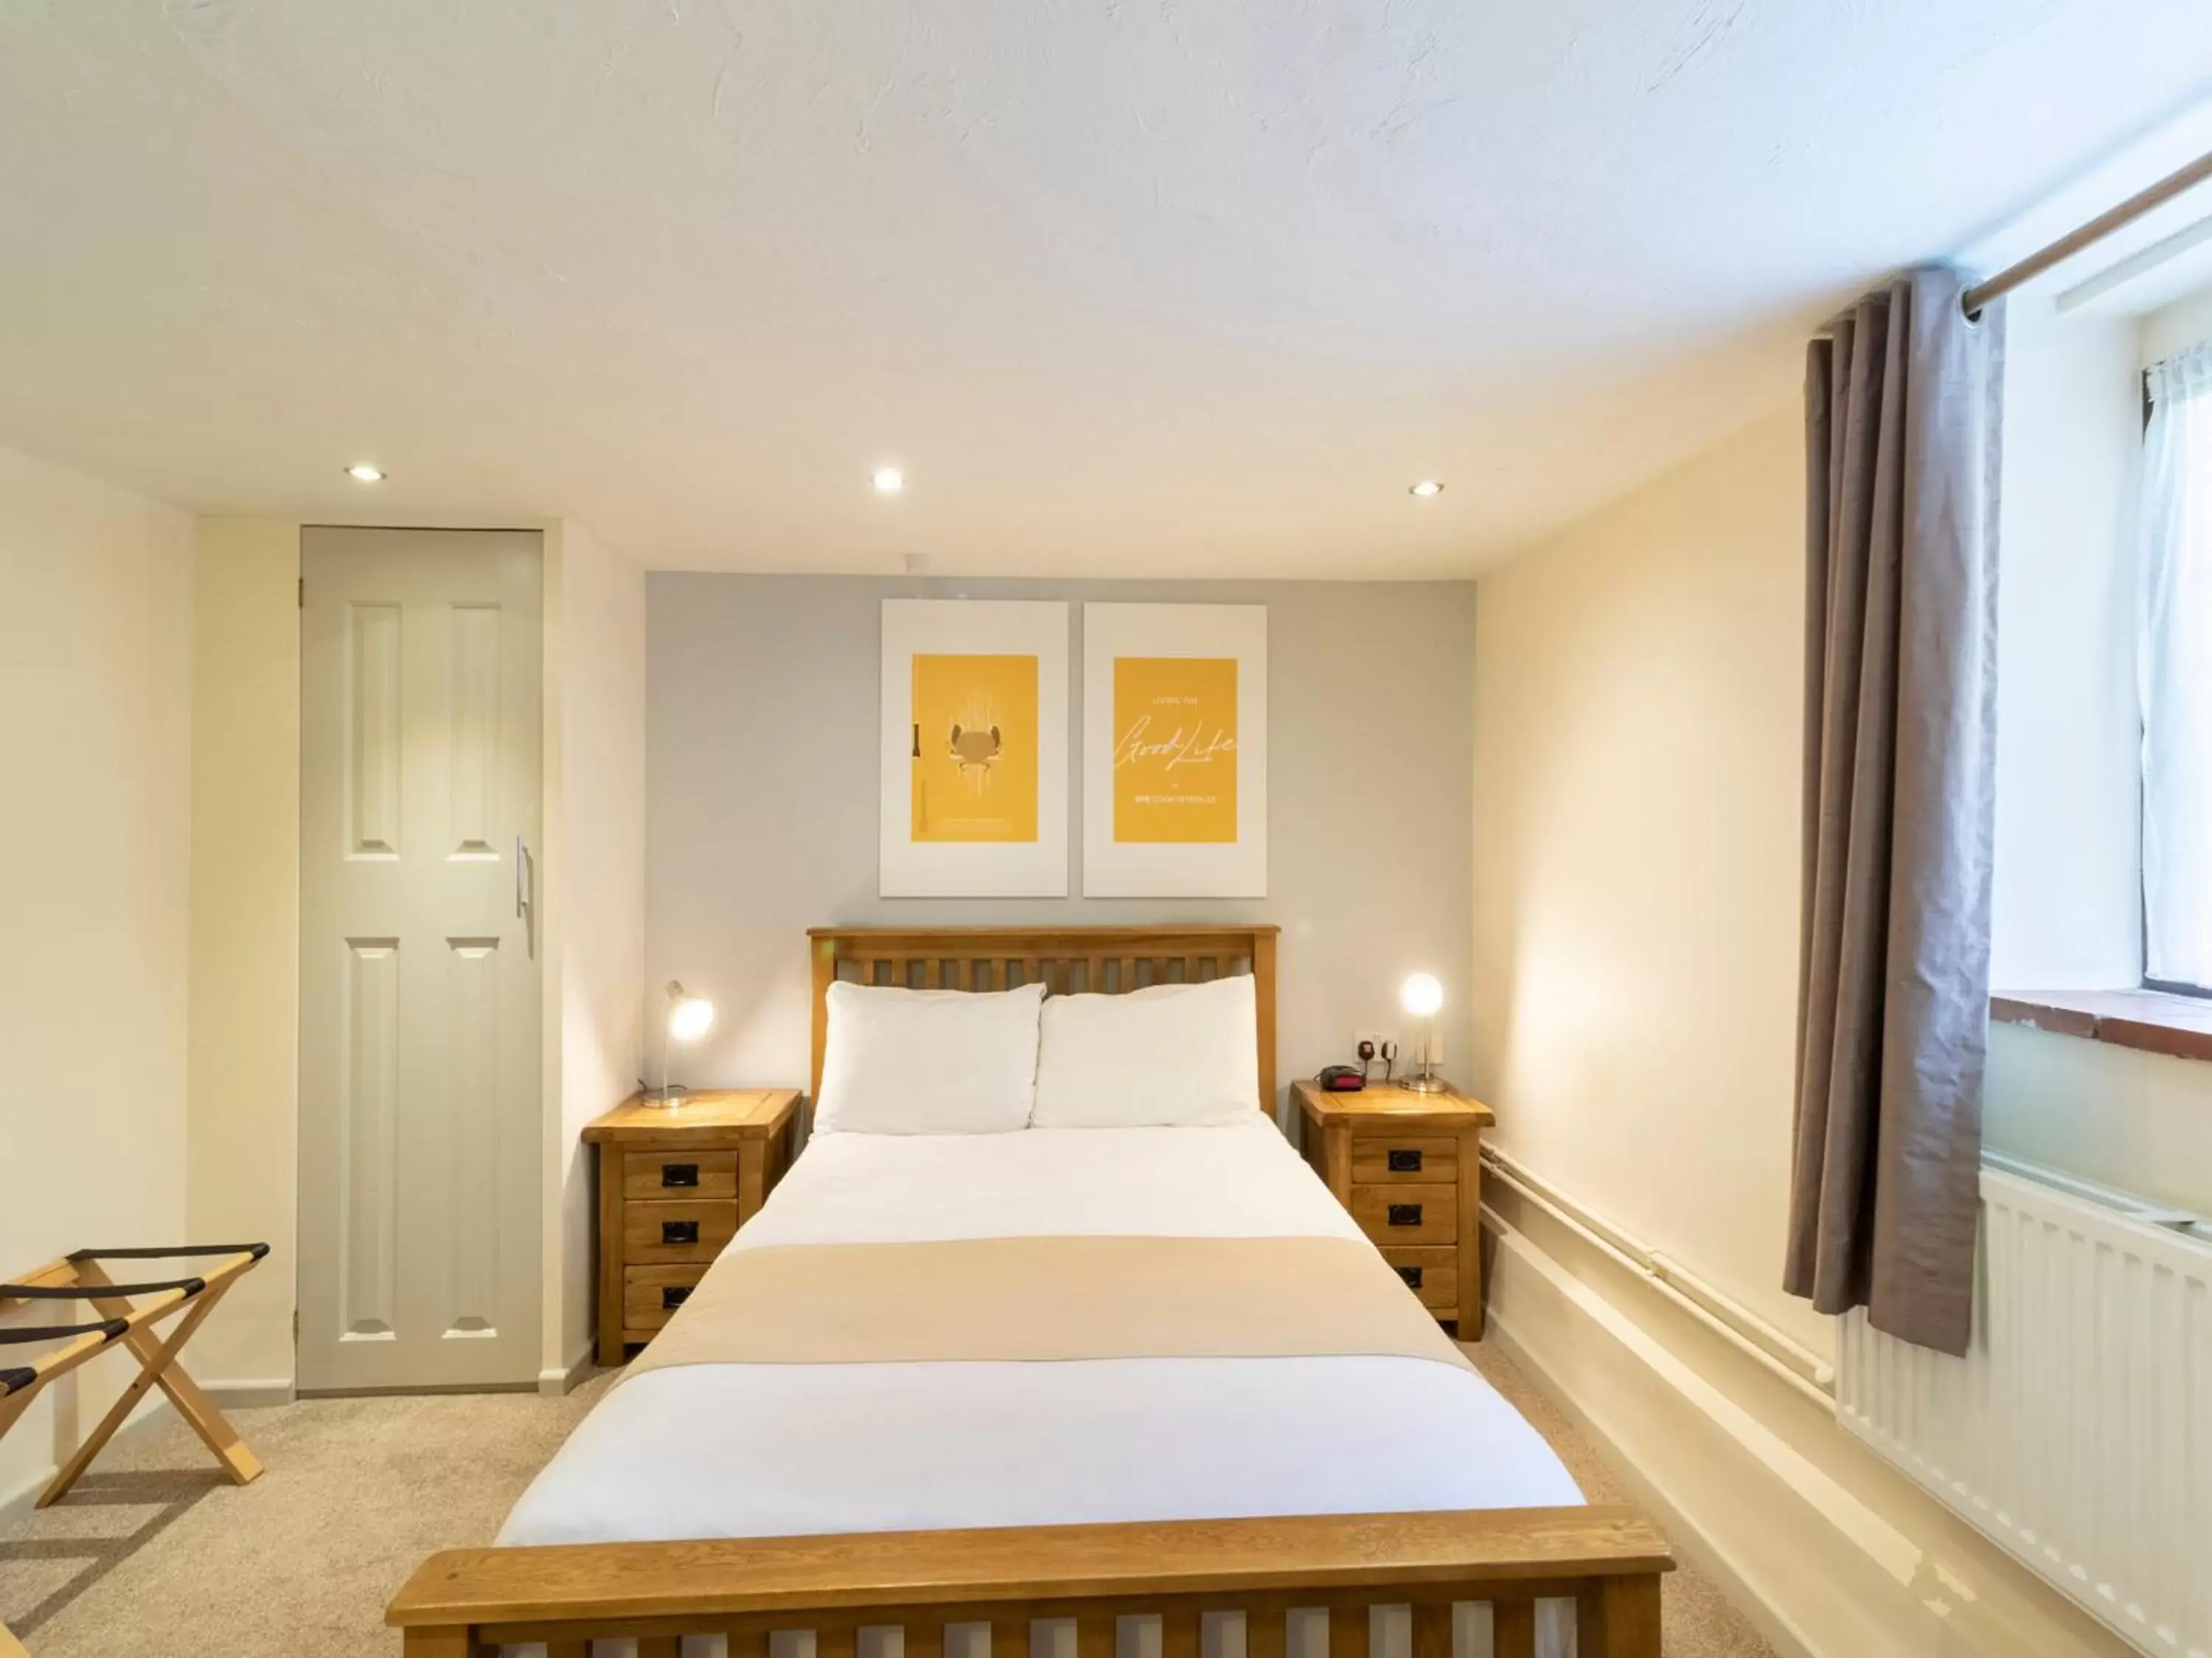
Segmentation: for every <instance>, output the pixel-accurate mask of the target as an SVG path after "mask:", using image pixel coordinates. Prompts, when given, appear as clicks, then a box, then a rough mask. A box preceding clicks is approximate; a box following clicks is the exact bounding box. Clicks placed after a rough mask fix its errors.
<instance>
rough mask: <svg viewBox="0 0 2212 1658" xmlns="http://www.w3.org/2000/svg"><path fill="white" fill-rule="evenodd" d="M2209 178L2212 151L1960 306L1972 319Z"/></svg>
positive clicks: (1978, 288)
mask: <svg viewBox="0 0 2212 1658" xmlns="http://www.w3.org/2000/svg"><path fill="white" fill-rule="evenodd" d="M2207 179H2212V153H2208V154H2205V155H2199V156H2198V157H2197V159H2196V160H2195V161H2193V162H2190V163H2189V165H2188V166H2186V167H2185V168H2181V169H2180V171H2179V172H2176V173H2169V174H2166V177H2164V178H2162V179H2160V180H2159V181H2158V182H2157V183H2156V184H2154V185H2153V186H2150V188H2148V190H2139V191H2137V192H2136V193H2135V194H2134V195H2132V196H2130V197H2129V198H2127V200H2125V201H2124V202H2122V203H2121V204H2119V205H2118V207H2115V208H2112V210H2109V211H2107V212H2104V213H2100V214H2099V215H2098V216H2096V217H2095V218H2093V219H2092V220H2090V221H2089V222H2088V223H2087V224H2085V225H2082V226H2081V227H2080V228H2079V229H2075V230H2071V231H2069V232H2068V233H2067V234H2066V235H2063V236H2061V237H2060V238H2059V239H2058V240H2057V241H2055V242H2052V243H2051V245H2050V246H2049V247H2039V248H2038V249H2037V250H2036V251H2035V252H2034V253H2030V254H2029V255H2028V256H2027V258H2026V259H2022V260H2021V262H2020V263H2019V264H2017V265H2008V266H2006V267H2005V268H2004V269H2003V270H2002V271H1998V272H1997V273H1996V275H1995V276H1994V277H1990V279H1989V280H1988V281H1987V282H1978V283H1975V284H1974V285H1973V286H1972V288H1969V289H1968V290H1966V292H1965V293H1963V294H1961V295H1960V296H1959V308H1960V310H1962V311H1964V312H1965V313H1966V318H1967V320H1969V321H1972V320H1973V319H1974V318H1976V317H1978V316H1979V315H1981V314H1982V308H1983V307H1984V306H1985V305H1987V304H1988V303H1989V302H1990V301H1991V300H1993V299H1996V298H1999V297H2000V296H2003V295H2006V294H2009V293H2010V292H2012V290H2014V289H2015V288H2017V287H2019V286H2020V285H2021V283H2024V282H2027V281H2028V280H2029V279H2030V278H2032V277H2039V276H2041V275H2042V274H2043V273H2044V272H2045V271H2048V270H2049V269H2050V268H2051V266H2052V265H2057V264H2058V263H2060V262H2061V261H2062V260H2064V259H2072V258H2073V257H2074V255H2075V254H2076V253H2080V252H2081V250H2082V249H2083V248H2085V247H2091V246H2093V245H2094V244H2095V243H2098V242H2100V241H2104V239H2105V238H2106V237H2107V236H2109V235H2112V232H2113V231H2115V230H2118V229H2120V227H2121V226H2123V225H2128V224H2133V223H2134V222H2136V220H2137V219H2139V218H2141V217H2142V216H2143V215H2144V214H2146V213H2148V212H2149V211H2150V210H2152V209H2153V208H2154V207H2163V206H2164V205H2165V204H2166V203H2168V202H2170V201H2172V199H2173V198H2175V197H2176V196H2179V195H2180V194H2181V193H2182V192H2184V191H2186V190H2190V189H2192V188H2194V187H2195V186H2197V185H2200V184H2203V182H2204V181H2205V180H2207Z"/></svg>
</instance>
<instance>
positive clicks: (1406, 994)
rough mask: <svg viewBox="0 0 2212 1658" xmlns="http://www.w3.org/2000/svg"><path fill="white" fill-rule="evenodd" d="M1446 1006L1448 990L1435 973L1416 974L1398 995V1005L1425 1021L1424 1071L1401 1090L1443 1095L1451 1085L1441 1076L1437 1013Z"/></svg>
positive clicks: (1422, 1052)
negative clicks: (1439, 1072) (1438, 1059)
mask: <svg viewBox="0 0 2212 1658" xmlns="http://www.w3.org/2000/svg"><path fill="white" fill-rule="evenodd" d="M1443 1004H1444V987H1443V985H1442V984H1438V983H1437V979H1436V976H1435V975H1434V974H1433V973H1415V974H1414V975H1413V977H1412V978H1408V979H1407V981H1406V982H1405V984H1403V985H1401V987H1400V988H1399V991H1398V1005H1399V1006H1400V1007H1401V1008H1403V1009H1405V1010H1406V1011H1407V1013H1408V1014H1409V1015H1412V1016H1413V1018H1415V1019H1418V1020H1419V1021H1421V1045H1420V1061H1421V1064H1420V1069H1419V1070H1417V1071H1415V1072H1414V1073H1413V1075H1411V1076H1407V1078H1406V1080H1405V1081H1404V1082H1401V1083H1400V1084H1399V1087H1401V1088H1405V1089H1406V1090H1407V1092H1409V1093H1413V1094H1443V1093H1444V1092H1446V1091H1447V1090H1448V1089H1449V1086H1450V1085H1449V1083H1447V1082H1445V1081H1444V1079H1443V1077H1441V1076H1437V1009H1439V1008H1441V1007H1443Z"/></svg>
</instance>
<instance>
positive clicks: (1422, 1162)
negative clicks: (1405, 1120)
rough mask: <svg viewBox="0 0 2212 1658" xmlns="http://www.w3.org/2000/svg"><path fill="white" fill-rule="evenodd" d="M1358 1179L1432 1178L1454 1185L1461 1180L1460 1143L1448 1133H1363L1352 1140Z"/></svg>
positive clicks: (1353, 1171)
mask: <svg viewBox="0 0 2212 1658" xmlns="http://www.w3.org/2000/svg"><path fill="white" fill-rule="evenodd" d="M1352 1179H1354V1180H1355V1181H1360V1182H1369V1181H1377V1182H1379V1181H1399V1180H1429V1181H1434V1182H1436V1183H1437V1184H1440V1185H1443V1186H1450V1185H1452V1184H1453V1183H1454V1182H1455V1181H1456V1180H1457V1179H1459V1142H1457V1141H1456V1140H1455V1139H1453V1138H1452V1137H1450V1136H1449V1135H1447V1134H1393V1135H1381V1134H1361V1135H1356V1136H1354V1137H1353V1138H1352Z"/></svg>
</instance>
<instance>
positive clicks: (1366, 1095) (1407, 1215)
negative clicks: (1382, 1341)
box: [1291, 1081, 1498, 1341]
mask: <svg viewBox="0 0 2212 1658" xmlns="http://www.w3.org/2000/svg"><path fill="white" fill-rule="evenodd" d="M1291 1094H1292V1096H1293V1097H1294V1098H1295V1099H1296V1100H1297V1104H1298V1118H1299V1123H1298V1131H1299V1136H1300V1143H1301V1144H1302V1145H1303V1146H1304V1149H1305V1158H1306V1161H1308V1162H1310V1163H1311V1164H1312V1165H1313V1167H1314V1172H1315V1173H1317V1174H1319V1175H1320V1176H1321V1178H1322V1180H1323V1181H1324V1182H1325V1183H1326V1184H1327V1185H1328V1189H1329V1191H1330V1192H1332V1193H1333V1194H1334V1196H1335V1198H1336V1200H1337V1202H1339V1203H1340V1204H1343V1205H1344V1206H1345V1208H1346V1209H1347V1210H1351V1211H1352V1218H1353V1219H1354V1220H1356V1221H1358V1222H1359V1229H1360V1230H1361V1231H1363V1232H1364V1233H1365V1234H1367V1235H1368V1236H1369V1237H1370V1238H1371V1239H1373V1240H1374V1241H1375V1244H1376V1247H1378V1248H1379V1249H1381V1250H1382V1252H1383V1259H1385V1260H1387V1261H1389V1263H1390V1265H1393V1266H1395V1267H1396V1268H1397V1269H1398V1276H1399V1277H1401V1278H1403V1279H1405V1281H1406V1283H1407V1287H1408V1288H1410V1289H1412V1290H1413V1293H1414V1294H1415V1295H1419V1297H1420V1298H1421V1301H1422V1304H1423V1305H1425V1307H1427V1308H1428V1309H1429V1310H1430V1311H1431V1312H1432V1313H1434V1314H1436V1315H1437V1319H1438V1320H1440V1321H1442V1322H1443V1323H1446V1324H1453V1325H1455V1326H1457V1333H1458V1335H1459V1338H1460V1339H1461V1340H1462V1341H1476V1340H1480V1338H1481V1336H1482V1257H1481V1241H1480V1240H1481V1232H1482V1224H1481V1213H1482V1205H1481V1186H1482V1158H1481V1150H1482V1131H1483V1130H1485V1129H1486V1128H1488V1127H1489V1126H1490V1125H1492V1123H1494V1122H1496V1121H1497V1120H1498V1119H1497V1117H1496V1115H1495V1114H1494V1113H1493V1112H1492V1111H1491V1109H1490V1107H1489V1106H1486V1105H1484V1104H1483V1103H1482V1102H1481V1101H1480V1100H1467V1099H1462V1098H1461V1097H1460V1096H1459V1095H1458V1094H1409V1093H1408V1092H1407V1091H1406V1090H1405V1089H1404V1088H1393V1087H1391V1086H1389V1085H1388V1084H1386V1083H1373V1082H1370V1083H1369V1084H1368V1086H1367V1087H1366V1088H1363V1089H1361V1090H1360V1091H1359V1092H1358V1093H1357V1094H1331V1093H1330V1092H1328V1090H1327V1089H1326V1088H1322V1086H1321V1084H1320V1083H1318V1082H1311V1081H1301V1082H1296V1083H1293V1084H1292V1085H1291Z"/></svg>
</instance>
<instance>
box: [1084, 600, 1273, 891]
mask: <svg viewBox="0 0 2212 1658" xmlns="http://www.w3.org/2000/svg"><path fill="white" fill-rule="evenodd" d="M1083 891H1084V894H1085V897H1089V898H1265V897H1266V896H1267V607H1266V606H1265V605H1085V606H1084V607H1083Z"/></svg>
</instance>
